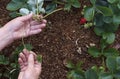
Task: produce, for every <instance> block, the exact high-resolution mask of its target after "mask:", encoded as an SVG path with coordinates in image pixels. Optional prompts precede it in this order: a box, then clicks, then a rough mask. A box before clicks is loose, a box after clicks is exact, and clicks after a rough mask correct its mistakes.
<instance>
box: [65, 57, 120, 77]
mask: <svg viewBox="0 0 120 79" xmlns="http://www.w3.org/2000/svg"><path fill="white" fill-rule="evenodd" d="M66 67H67V68H69V72H68V74H67V78H68V79H120V74H119V73H120V57H111V56H109V57H108V58H107V59H106V68H105V67H103V66H100V67H97V66H93V67H91V68H89V69H87V70H86V71H85V70H83V69H82V68H81V63H78V64H77V65H74V64H73V63H72V62H68V63H67V65H66Z"/></svg>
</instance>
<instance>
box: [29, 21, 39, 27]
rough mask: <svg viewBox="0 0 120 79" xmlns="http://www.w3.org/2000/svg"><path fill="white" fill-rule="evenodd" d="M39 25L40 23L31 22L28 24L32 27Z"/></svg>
mask: <svg viewBox="0 0 120 79" xmlns="http://www.w3.org/2000/svg"><path fill="white" fill-rule="evenodd" d="M39 24H40V22H38V21H32V22H31V23H30V25H31V26H33V25H39Z"/></svg>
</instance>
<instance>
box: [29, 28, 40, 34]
mask: <svg viewBox="0 0 120 79" xmlns="http://www.w3.org/2000/svg"><path fill="white" fill-rule="evenodd" d="M41 31H42V29H37V30H31V31H30V32H29V34H28V35H35V34H38V33H40V32H41Z"/></svg>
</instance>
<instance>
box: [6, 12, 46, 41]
mask: <svg viewBox="0 0 120 79" xmlns="http://www.w3.org/2000/svg"><path fill="white" fill-rule="evenodd" d="M32 17H33V14H32V13H31V14H29V15H26V16H21V17H18V18H16V19H13V20H12V21H10V22H8V23H7V24H6V25H5V26H4V30H6V31H7V32H8V33H10V34H11V36H12V37H13V39H19V38H22V37H27V36H30V35H33V34H38V33H39V32H41V31H42V28H44V27H45V26H46V20H42V21H41V22H38V21H35V20H33V18H32Z"/></svg>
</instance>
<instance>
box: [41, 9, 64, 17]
mask: <svg viewBox="0 0 120 79" xmlns="http://www.w3.org/2000/svg"><path fill="white" fill-rule="evenodd" d="M60 10H63V8H59V9H56V10H54V11H52V12H51V13H48V14H47V15H45V16H44V17H43V18H46V17H48V16H49V15H51V14H53V13H55V12H57V11H60Z"/></svg>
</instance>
